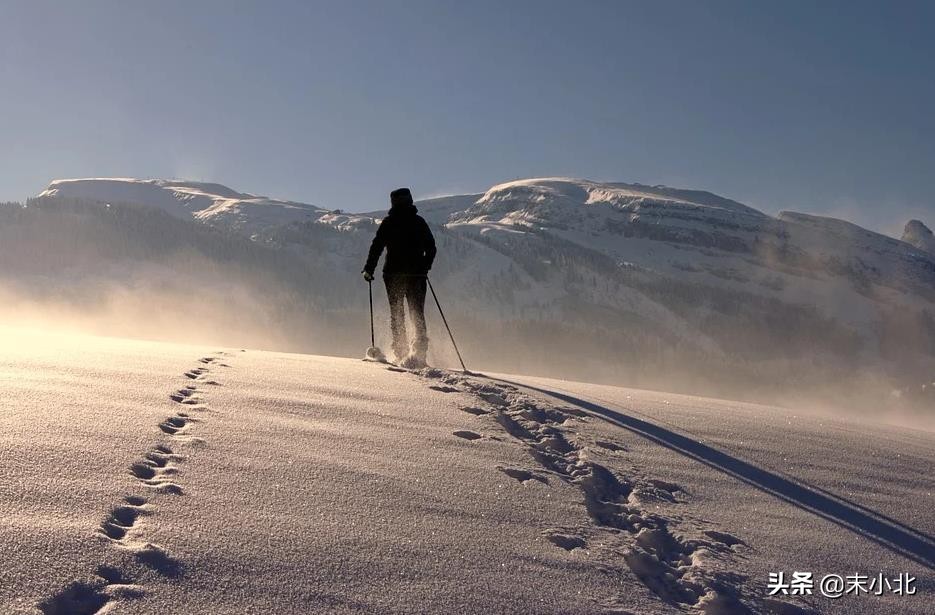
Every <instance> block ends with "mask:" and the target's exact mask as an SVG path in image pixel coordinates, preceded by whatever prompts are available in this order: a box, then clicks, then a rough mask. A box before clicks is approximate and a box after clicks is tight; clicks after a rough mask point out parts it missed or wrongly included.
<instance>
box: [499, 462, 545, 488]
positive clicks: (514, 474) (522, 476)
mask: <svg viewBox="0 0 935 615" xmlns="http://www.w3.org/2000/svg"><path fill="white" fill-rule="evenodd" d="M497 469H498V470H500V471H501V472H503V473H504V474H506V475H507V476H509V477H510V478H512V479H515V480H518V481H519V482H521V483H525V482H526V481H530V480H537V481H539V482H540V483H542V484H544V485H548V484H549V480H548V479H547V478H545V477H544V476H538V475H536V474H533V473H532V472H529V471H528V470H520V469H519V468H505V467H503V466H497Z"/></svg>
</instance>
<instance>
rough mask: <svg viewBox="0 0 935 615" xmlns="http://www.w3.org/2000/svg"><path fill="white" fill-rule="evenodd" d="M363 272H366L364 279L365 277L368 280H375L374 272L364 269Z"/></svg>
mask: <svg viewBox="0 0 935 615" xmlns="http://www.w3.org/2000/svg"><path fill="white" fill-rule="evenodd" d="M362 273H363V274H364V279H365V280H367V281H368V282H373V274H372V273H370V272H369V271H364V272H362Z"/></svg>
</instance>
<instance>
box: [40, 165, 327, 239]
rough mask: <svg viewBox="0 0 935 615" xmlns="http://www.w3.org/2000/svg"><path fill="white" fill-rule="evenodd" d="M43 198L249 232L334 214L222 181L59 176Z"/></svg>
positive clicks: (43, 193) (42, 195) (42, 193)
mask: <svg viewBox="0 0 935 615" xmlns="http://www.w3.org/2000/svg"><path fill="white" fill-rule="evenodd" d="M39 197H40V198H43V197H58V198H65V199H89V200H95V201H105V202H113V203H130V204H137V205H144V206H152V207H158V208H159V209H162V210H163V211H165V212H167V213H169V214H171V215H173V216H177V217H181V218H195V219H196V220H200V221H202V222H210V223H212V224H215V225H217V226H220V227H223V228H227V229H228V230H232V231H236V232H240V233H243V234H246V235H252V234H254V233H256V232H257V231H260V230H264V229H267V228H270V227H277V226H283V225H287V224H293V223H296V222H308V221H317V220H318V219H319V218H320V217H321V216H322V215H326V214H329V213H330V212H329V211H328V210H326V209H322V208H321V207H316V206H314V205H308V204H307V203H298V202H295V201H283V200H279V199H271V198H269V197H265V196H257V195H254V194H247V193H242V192H237V191H235V190H231V189H230V188H228V187H226V186H222V185H220V184H211V183H205V182H191V181H179V180H166V179H132V178H89V179H60V180H55V181H53V182H52V183H51V184H49V187H48V188H46V189H45V190H44V191H43V192H41V193H40V194H39Z"/></svg>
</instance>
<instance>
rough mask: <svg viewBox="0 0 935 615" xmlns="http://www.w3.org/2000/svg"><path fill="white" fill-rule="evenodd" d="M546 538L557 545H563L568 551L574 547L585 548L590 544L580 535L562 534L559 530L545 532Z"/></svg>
mask: <svg viewBox="0 0 935 615" xmlns="http://www.w3.org/2000/svg"><path fill="white" fill-rule="evenodd" d="M545 538H546V540H548V541H549V542H551V543H552V544H553V545H555V546H556V547H561V548H562V549H565V550H566V551H571V550H572V549H583V548H585V547H586V546H587V544H588V543H586V542H585V540H584V538H581V537H580V536H574V535H572V534H562V533H558V532H554V533H553V532H550V533H547V534H545Z"/></svg>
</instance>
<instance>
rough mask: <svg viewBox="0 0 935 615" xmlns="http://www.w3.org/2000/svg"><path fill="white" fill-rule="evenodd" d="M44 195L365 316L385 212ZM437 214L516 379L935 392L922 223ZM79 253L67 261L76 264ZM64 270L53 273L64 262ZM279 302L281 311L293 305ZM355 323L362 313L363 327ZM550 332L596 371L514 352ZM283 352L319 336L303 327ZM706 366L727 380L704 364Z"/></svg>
mask: <svg viewBox="0 0 935 615" xmlns="http://www.w3.org/2000/svg"><path fill="white" fill-rule="evenodd" d="M42 198H44V199H49V200H50V201H51V202H52V203H54V202H55V201H56V199H59V200H61V199H67V198H85V199H90V200H94V201H99V202H133V203H137V204H140V205H142V206H147V205H149V206H152V207H158V208H161V209H164V210H166V211H169V212H170V213H172V215H176V216H178V217H180V218H183V219H187V220H195V221H198V222H203V223H205V224H207V225H210V226H214V227H218V228H221V229H226V230H233V231H235V232H237V233H241V234H243V235H245V236H246V237H247V238H249V239H250V240H252V241H253V242H255V243H259V244H261V245H262V246H263V248H264V249H266V248H268V249H269V250H270V251H276V252H277V253H276V254H275V258H276V259H278V258H280V257H282V262H283V263H287V264H288V265H289V266H288V267H287V266H285V265H283V266H278V265H277V266H276V269H277V271H275V272H270V271H267V270H265V269H264V268H265V267H269V266H270V265H269V263H273V262H275V260H274V259H273V258H264V261H263V263H260V264H254V262H253V260H256V259H258V258H259V256H257V254H259V252H257V253H256V254H254V253H253V252H252V251H251V250H250V249H248V248H250V247H252V246H245V245H244V242H241V243H238V244H236V245H231V246H229V249H228V248H225V250H224V252H223V254H224V259H225V261H230V262H231V263H233V262H239V260H243V261H244V268H245V269H247V270H253V269H254V268H257V269H260V270H261V271H262V273H263V276H262V277H264V278H277V277H278V275H277V274H278V272H279V271H290V272H303V271H316V270H317V271H319V272H320V275H318V276H317V277H316V281H315V282H314V283H309V281H308V280H307V279H305V278H303V277H302V276H300V275H298V274H297V273H294V274H291V275H290V277H289V279H288V281H287V282H286V283H285V284H284V285H285V286H286V288H284V289H283V291H284V292H283V295H284V296H288V295H292V296H295V297H299V298H300V299H298V300H297V302H298V303H301V304H303V305H308V304H311V303H313V302H312V301H310V300H308V299H309V298H310V297H315V298H316V299H318V298H320V299H321V300H322V302H323V303H324V302H327V304H328V308H329V309H331V310H335V311H339V310H345V309H349V310H350V311H353V310H354V309H355V308H353V307H351V308H347V306H356V305H360V302H359V294H358V293H357V290H358V289H359V288H360V287H359V285H355V284H353V282H356V281H358V280H359V272H360V268H361V265H362V260H363V256H364V254H366V250H367V247H368V244H369V242H370V240H371V239H372V237H373V232H374V229H375V227H376V225H377V224H378V220H379V219H380V218H381V217H382V216H383V215H384V211H385V210H382V211H374V212H371V213H369V214H348V213H345V212H341V211H331V210H327V209H322V208H318V207H314V206H312V205H306V204H302V203H295V202H292V201H283V200H276V199H269V198H267V197H259V196H255V195H251V194H248V193H242V192H238V191H236V190H232V189H230V188H227V187H224V186H220V185H217V184H206V183H201V182H187V181H176V180H133V179H126V178H123V179H86V180H58V181H55V182H52V184H51V185H50V187H49V189H48V190H47V191H46V192H44V193H43V195H42ZM417 206H418V207H419V209H420V212H421V213H422V215H423V216H424V217H425V218H426V219H427V220H428V221H429V222H430V224H432V225H433V228H434V231H435V234H436V238H437V240H438V243H439V247H440V249H439V257H438V259H437V261H436V264H435V266H434V268H433V272H432V276H433V282H435V283H436V285H437V287H438V288H439V290H440V291H441V293H442V294H443V296H444V297H445V298H446V301H447V302H448V303H449V304H451V305H452V308H451V309H452V311H453V316H454V318H455V319H456V320H458V321H461V322H464V321H468V322H470V323H471V326H473V328H474V329H483V330H482V331H478V332H477V334H478V335H477V337H478V341H477V343H476V345H475V347H474V348H473V349H472V350H473V352H474V353H476V354H486V356H485V358H486V359H488V360H490V361H491V363H493V362H494V361H498V360H500V357H502V356H504V355H505V354H506V352H505V351H504V348H503V346H504V345H507V346H508V347H509V348H512V347H515V346H529V347H530V348H529V349H527V350H526V351H525V352H523V350H522V349H521V351H520V352H518V353H517V354H516V356H519V355H521V354H525V356H527V357H531V359H530V360H529V361H528V363H527V364H525V365H522V366H519V367H516V368H515V369H521V370H524V371H529V372H531V373H539V374H551V375H564V374H565V372H563V371H562V370H563V369H564V370H566V371H567V370H568V369H574V370H576V371H575V372H574V376H575V377H576V378H581V379H591V380H601V381H604V382H616V381H618V377H619V376H620V374H622V373H626V374H628V377H629V376H630V375H632V374H633V370H631V369H630V368H631V367H632V366H633V365H634V364H639V365H640V366H641V369H642V372H641V374H640V376H639V377H640V380H639V381H638V383H639V384H641V385H642V386H653V387H655V386H668V385H667V384H666V381H665V378H664V377H657V376H656V374H658V373H660V372H665V371H667V370H669V369H672V368H676V369H678V370H679V371H680V372H681V373H684V374H686V376H687V378H689V379H694V381H695V382H701V383H705V382H708V381H712V380H719V381H724V380H728V381H730V380H731V379H732V378H734V375H735V374H737V373H739V370H743V371H744V372H745V373H746V374H747V375H748V376H749V377H747V378H743V379H738V380H737V381H738V382H742V384H741V385H740V387H737V388H746V390H743V391H740V390H737V389H735V390H734V392H732V393H731V394H732V395H745V394H746V393H747V391H749V390H750V389H751V388H752V389H754V390H756V391H757V394H759V391H764V390H767V389H769V387H770V385H771V383H769V382H764V381H770V380H771V381H772V382H773V383H775V382H790V381H793V380H801V379H799V378H798V376H799V375H801V374H803V373H808V374H809V380H810V382H808V384H807V386H806V388H808V389H810V390H818V389H820V390H821V391H820V395H823V396H824V397H825V398H826V399H841V398H842V396H841V395H840V392H841V390H842V389H847V390H852V389H853V395H852V397H851V399H849V400H847V401H846V402H845V403H850V401H851V400H853V399H857V400H860V399H867V400H871V401H868V402H867V404H866V405H868V406H872V407H874V408H876V406H877V405H878V402H880V401H881V397H882V398H884V399H883V400H882V401H884V402H885V400H886V399H889V394H890V392H891V391H892V390H901V389H904V388H906V387H918V386H919V385H920V383H922V382H930V381H931V378H932V367H933V365H935V363H933V361H935V356H933V355H932V352H931V344H929V343H928V342H927V340H930V339H931V335H933V329H932V322H935V321H933V320H932V314H935V291H933V289H935V260H933V258H935V257H933V256H932V255H931V254H930V253H928V252H926V251H925V249H924V248H925V245H927V244H925V242H926V241H928V240H930V239H931V234H928V235H926V234H925V233H924V231H923V229H925V228H926V227H924V225H921V223H919V224H911V225H910V226H909V227H907V228H909V230H910V231H911V232H910V233H909V234H908V235H907V236H906V241H900V240H897V239H895V238H891V237H886V236H883V235H880V234H878V233H873V232H871V231H868V230H866V229H862V228H860V227H858V226H856V225H853V224H851V223H848V222H846V221H843V220H835V219H832V218H825V217H820V216H813V215H808V214H801V213H794V212H783V213H782V214H781V215H779V216H778V217H772V216H769V215H766V214H764V213H762V212H759V211H757V210H755V209H753V208H751V207H748V206H746V205H743V204H741V203H738V202H736V201H733V200H731V199H727V198H724V197H720V196H717V195H714V194H711V193H708V192H704V191H697V190H685V189H678V188H670V187H666V186H649V185H644V184H637V183H609V182H596V181H591V180H583V179H574V178H561V177H551V178H533V179H522V180H516V181H511V182H506V183H503V184H499V185H497V186H493V187H491V188H490V189H489V190H487V191H486V192H485V193H483V194H469V195H456V196H448V197H438V198H433V199H429V200H426V201H418V202H417ZM52 209H54V208H52ZM36 218H41V216H36ZM114 218H117V217H116V216H115V217H114ZM144 222H145V224H151V223H153V224H154V222H153V220H146V221H144ZM35 224H36V226H37V227H38V226H39V225H40V224H49V222H48V221H47V220H39V221H36V222H35ZM119 224H120V222H119V221H117V222H115V223H113V224H111V225H109V226H108V227H107V228H108V232H112V234H113V235H114V236H113V237H112V239H113V244H115V247H113V248H112V250H113V252H114V253H116V254H118V256H117V257H114V260H116V261H117V262H116V263H101V264H98V263H97V262H95V263H94V265H91V266H87V267H83V268H81V270H82V271H88V270H90V269H96V270H98V271H102V272H109V271H123V270H124V269H125V268H126V267H127V266H128V265H127V262H126V261H127V260H128V259H122V258H119V254H120V250H123V251H125V248H122V247H121V246H123V245H125V244H134V243H137V242H138V241H139V238H138V237H129V238H124V237H122V236H121V235H120V230H121V229H120V228H119V226H118V227H117V228H114V226H115V225H119ZM145 224H144V225H143V227H132V225H129V224H128V225H127V226H129V227H131V228H130V230H128V231H127V232H128V233H130V234H132V233H142V232H145V230H146V228H147V227H146V226H145ZM69 230H70V229H69ZM926 230H927V229H926ZM11 234H12V233H11ZM222 236H223V234H217V235H214V236H213V237H222ZM63 243H64V244H65V245H63V246H62V247H61V248H60V249H61V250H62V251H66V250H67V242H63ZM187 247H188V248H190V249H191V250H192V251H198V250H199V249H200V246H199V245H192V246H187ZM58 249H59V248H56V250H58ZM45 252H48V250H46V251H45ZM264 255H268V256H272V253H271V252H270V253H267V252H264ZM0 256H3V255H2V254H0ZM52 256H53V255H49V258H48V260H50V261H54V260H55V259H53V258H52ZM54 256H55V257H56V258H57V259H58V260H60V261H62V262H64V263H68V264H73V263H83V262H84V261H83V260H81V258H75V257H74V255H73V254H68V253H66V254H61V255H60V254H58V253H57V252H56V253H55V254H54ZM18 258H19V256H18V255H17V254H14V255H12V256H10V257H8V259H9V260H10V261H13V262H16V261H17V259H18ZM251 259H253V260H251ZM226 264H229V263H228V262H225V265H226ZM74 269H78V267H75V266H72V268H71V271H73V270H74ZM11 271H12V274H13V277H15V276H16V273H17V272H16V271H15V270H11ZM58 271H61V269H58ZM177 273H178V276H177V277H179V278H184V277H185V276H188V275H190V272H189V271H182V272H177ZM69 275H70V272H69ZM103 275H104V274H102V276H103ZM111 275H113V274H111ZM127 277H131V275H129V274H128V275H127ZM68 281H70V280H66V282H68ZM124 283H125V282H124V281H123V280H119V281H118V285H122V284H124ZM193 292H194V290H193ZM270 307H271V308H273V309H271V310H270V311H271V313H277V311H278V310H277V309H275V308H277V307H278V306H270ZM459 312H460V314H459ZM355 318H356V317H355V316H354V315H353V314H352V315H350V316H349V320H348V321H352V322H357V320H355ZM540 321H541V322H540ZM740 322H742V323H743V324H738V323H740ZM621 323H626V324H623V325H622V324H621ZM491 324H493V325H494V326H490V325H491ZM540 324H541V325H543V326H545V327H552V328H554V329H556V330H558V331H562V330H564V331H569V330H573V331H574V334H575V338H574V341H573V343H569V344H567V346H568V348H567V351H568V356H569V357H574V358H575V359H576V362H577V367H575V366H563V368H561V369H559V370H554V369H553V366H551V365H546V364H544V363H545V361H541V362H540V361H535V360H533V359H535V358H537V357H539V356H541V355H544V354H548V352H549V351H550V350H551V349H550V348H546V347H544V346H543V344H541V343H540V342H542V341H543V340H538V339H537V340H529V339H528V338H529V337H530V336H526V337H525V338H523V339H517V337H512V338H511V339H509V340H508V341H507V340H505V339H504V337H505V336H504V335H502V334H501V333H499V332H506V333H512V332H516V331H519V330H522V329H523V327H524V326H525V328H526V329H527V330H529V329H532V328H533V327H536V328H538V327H539V326H540ZM517 325H519V326H517ZM327 326H328V327H331V325H330V324H329V325H327ZM294 328H295V327H292V329H294ZM335 328H336V329H337V328H338V327H335ZM607 331H611V332H613V333H620V334H623V335H626V336H628V337H627V339H626V340H618V341H617V344H616V345H618V346H622V347H626V348H627V350H628V352H629V353H630V354H629V355H628V356H626V357H624V356H611V355H608V354H604V355H603V356H601V357H600V358H599V359H598V360H592V356H593V355H594V354H595V352H594V350H595V349H600V348H601V347H602V345H603V344H604V342H605V340H606V339H607V334H606V332H607ZM339 333H340V334H341V335H344V336H345V337H346V338H347V339H350V338H352V337H353V335H354V334H353V332H352V331H348V330H346V327H345V330H344V331H340V332H339ZM485 336H486V337H485ZM279 337H280V338H283V337H286V338H289V337H292V338H294V339H296V340H297V342H296V343H298V340H302V339H305V338H304V337H302V336H294V334H293V333H292V331H290V330H286V331H284V332H282V334H281V335H279ZM507 337H508V336H507ZM481 338H484V339H481ZM533 342H534V343H533ZM229 343H232V344H234V343H238V341H235V340H231V341H229ZM277 347H278V348H279V349H290V350H291V349H301V350H313V351H316V352H323V351H327V352H340V353H342V354H344V355H345V356H359V353H360V352H361V349H360V348H357V347H354V348H347V347H344V348H340V349H336V348H333V347H329V348H327V349H326V348H322V347H320V346H312V345H310V344H309V345H305V346H295V345H290V346H282V345H280V346H277ZM673 349H674V350H673ZM804 349H808V350H809V352H808V353H803V350H804ZM804 355H807V359H806V358H803V356H804ZM680 357H686V358H685V359H684V360H683V359H681V358H680ZM617 359H619V361H617ZM811 361H814V364H812V363H811ZM609 362H614V364H611V365H608V363H609ZM679 362H680V364H679V365H675V363H679ZM702 364H703V366H704V367H705V368H707V367H708V366H709V365H710V366H711V367H712V369H699V366H700V365H702ZM715 365H716V366H718V373H717V374H713V372H714V369H713V367H714V366H715ZM842 366H845V367H844V368H843V369H839V368H841V367H842ZM497 367H498V368H500V369H513V368H514V367H511V366H510V365H509V364H503V363H501V364H499V365H497ZM854 373H860V374H861V376H860V377H859V378H858V379H859V380H860V381H861V382H862V383H866V387H867V389H868V392H869V393H870V395H869V396H867V395H864V391H858V390H856V388H854V387H853V386H852V384H851V383H850V382H848V381H847V380H849V379H850V378H851V376H852V375H853V374H854ZM724 374H727V376H726V377H724ZM864 376H867V377H864ZM753 380H756V382H755V383H753V384H752V385H751V384H750V383H752V382H753ZM628 382H630V383H631V384H632V383H634V381H632V380H628ZM826 384H827V386H825V385H826ZM719 386H720V383H718V385H716V386H711V387H707V385H704V388H703V389H702V388H695V389H694V390H695V391H701V390H704V391H705V392H708V393H717V394H719V392H720V391H723V390H724V389H723V388H718V387H719ZM793 386H796V387H797V386H798V385H793ZM871 388H872V389H873V390H872V391H869V389H871ZM761 399H765V397H761ZM771 399H775V398H771Z"/></svg>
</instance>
